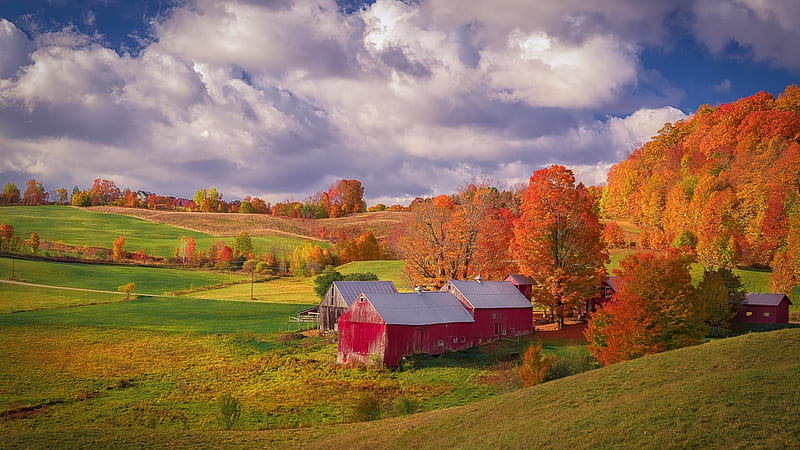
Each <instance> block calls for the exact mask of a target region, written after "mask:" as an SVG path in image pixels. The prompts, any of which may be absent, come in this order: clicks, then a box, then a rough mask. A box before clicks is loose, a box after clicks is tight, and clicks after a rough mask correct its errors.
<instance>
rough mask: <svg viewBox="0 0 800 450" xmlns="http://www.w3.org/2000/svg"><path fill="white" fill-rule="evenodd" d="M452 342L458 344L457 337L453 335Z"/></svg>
mask: <svg viewBox="0 0 800 450" xmlns="http://www.w3.org/2000/svg"><path fill="white" fill-rule="evenodd" d="M453 344H458V338H457V337H455V336H454V337H453Z"/></svg>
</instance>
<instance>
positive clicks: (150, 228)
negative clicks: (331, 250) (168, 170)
mask: <svg viewBox="0 0 800 450" xmlns="http://www.w3.org/2000/svg"><path fill="white" fill-rule="evenodd" d="M187 214H188V213H187ZM0 223H5V224H11V225H13V226H14V232H15V233H16V234H18V235H19V236H21V237H23V238H25V239H27V238H28V237H29V236H30V234H31V233H33V232H37V233H39V237H40V239H42V240H46V241H51V242H58V241H62V242H63V243H65V244H71V245H84V246H92V247H103V248H111V247H112V245H113V243H114V241H115V240H116V239H117V238H119V237H120V236H123V237H125V246H124V247H123V248H124V249H125V250H127V251H130V252H135V251H138V250H144V251H145V253H147V254H148V255H154V256H161V257H164V258H170V257H172V256H174V254H175V249H176V248H177V247H178V245H179V242H180V238H181V237H182V236H186V237H194V238H195V242H196V243H197V250H201V251H207V250H208V248H209V247H210V246H211V244H212V243H213V242H218V241H224V242H226V243H227V244H228V245H232V244H233V238H230V237H216V236H212V235H210V234H206V233H199V232H196V231H190V230H186V229H182V228H177V227H173V226H170V225H162V224H156V223H152V222H148V221H146V220H142V219H138V218H135V217H130V216H124V215H120V214H109V213H102V212H96V211H86V210H82V209H78V208H72V207H69V206H59V205H48V206H29V207H9V208H2V209H0ZM251 240H252V243H253V247H254V248H255V252H256V254H260V253H264V252H266V251H272V252H275V253H277V254H279V255H285V254H286V253H287V252H290V251H292V250H293V249H294V248H295V247H296V246H298V245H301V244H302V243H303V242H304V241H305V239H303V238H298V237H292V236H284V235H278V234H276V235H271V236H251ZM320 245H323V246H328V245H329V244H326V243H320Z"/></svg>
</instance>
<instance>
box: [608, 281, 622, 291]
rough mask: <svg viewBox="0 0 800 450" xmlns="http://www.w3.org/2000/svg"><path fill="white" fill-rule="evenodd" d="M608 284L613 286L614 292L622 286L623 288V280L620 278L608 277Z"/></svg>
mask: <svg viewBox="0 0 800 450" xmlns="http://www.w3.org/2000/svg"><path fill="white" fill-rule="evenodd" d="M606 282H607V283H608V285H609V286H611V289H613V290H614V292H616V291H618V290H619V288H620V286H622V279H621V278H620V277H608V280H607V281H606Z"/></svg>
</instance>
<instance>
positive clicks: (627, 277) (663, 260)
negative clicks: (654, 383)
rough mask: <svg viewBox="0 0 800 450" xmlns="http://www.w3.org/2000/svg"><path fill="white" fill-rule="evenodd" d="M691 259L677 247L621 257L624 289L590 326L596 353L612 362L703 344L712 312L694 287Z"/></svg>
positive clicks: (588, 332) (589, 335)
mask: <svg viewBox="0 0 800 450" xmlns="http://www.w3.org/2000/svg"><path fill="white" fill-rule="evenodd" d="M690 263H691V259H690V258H689V257H687V256H686V255H685V254H680V253H679V252H678V251H677V250H674V251H670V252H666V253H663V254H659V253H638V254H634V255H631V256H628V257H627V258H625V259H623V260H622V261H620V266H621V267H622V270H621V271H619V270H617V271H616V272H615V275H617V276H618V277H619V283H620V284H619V288H618V289H617V291H616V292H615V294H614V296H613V297H612V299H611V301H610V302H608V303H606V304H604V305H602V306H601V307H600V308H599V309H598V311H597V312H596V313H595V314H593V316H592V319H591V320H590V321H589V326H588V328H587V330H586V337H587V339H588V340H589V351H590V352H591V353H592V355H594V357H595V358H596V359H597V360H598V361H600V362H601V363H602V364H604V365H608V364H613V363H615V362H619V361H625V360H628V359H633V358H638V357H640V356H643V355H646V354H650V353H658V352H662V351H665V350H672V349H676V348H680V347H685V346H688V345H693V344H697V343H699V342H700V340H701V339H702V338H703V336H705V334H706V332H707V330H708V328H707V326H706V324H705V320H706V318H707V311H706V307H705V305H704V304H703V303H702V300H701V299H700V298H699V296H698V295H696V293H695V289H694V287H693V286H692V277H691V275H690V274H689V264H690Z"/></svg>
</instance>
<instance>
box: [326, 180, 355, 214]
mask: <svg viewBox="0 0 800 450" xmlns="http://www.w3.org/2000/svg"><path fill="white" fill-rule="evenodd" d="M320 204H321V205H322V206H323V207H324V208H325V209H326V211H327V213H328V217H341V216H344V215H347V214H354V213H359V212H364V211H366V209H367V204H366V203H365V202H364V187H363V186H362V185H361V182H360V181H358V180H339V181H337V182H336V183H334V184H332V185H331V187H330V188H329V189H328V191H327V192H324V193H321V195H320Z"/></svg>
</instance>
